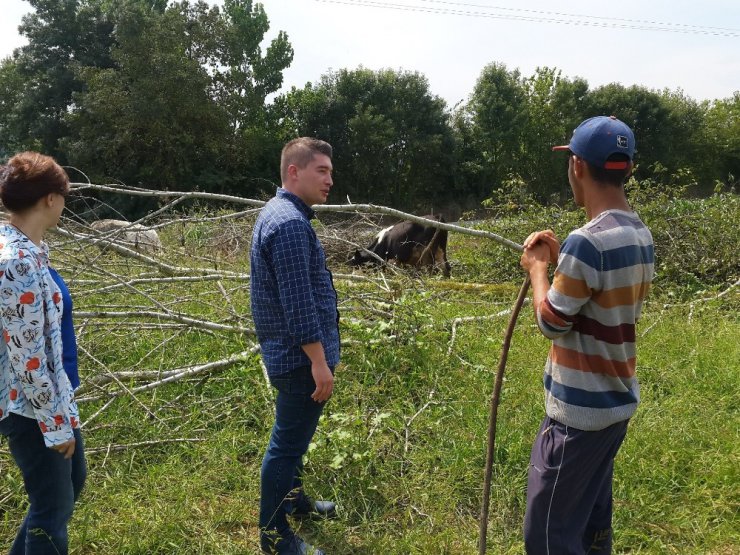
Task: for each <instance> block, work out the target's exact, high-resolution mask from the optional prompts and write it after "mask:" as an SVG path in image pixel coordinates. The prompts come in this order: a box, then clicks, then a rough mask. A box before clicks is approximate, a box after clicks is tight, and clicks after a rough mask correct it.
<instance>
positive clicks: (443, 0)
mask: <svg viewBox="0 0 740 555" xmlns="http://www.w3.org/2000/svg"><path fill="white" fill-rule="evenodd" d="M418 1H419V2H424V3H427V4H446V5H450V6H461V7H466V8H483V9H487V10H500V11H505V12H526V13H534V14H541V15H556V16H562V17H575V18H583V19H601V20H606V21H620V22H625V23H633V24H647V25H660V26H665V27H683V28H687V29H701V30H711V31H728V32H730V33H740V29H735V28H731V27H710V26H707V25H693V24H689V23H674V22H670V21H651V20H646V19H627V18H621V17H604V16H599V15H588V14H573V13H562V12H550V11H545V10H529V9H526V8H508V7H505V6H493V5H490V4H470V3H467V2H452V1H449V0H418Z"/></svg>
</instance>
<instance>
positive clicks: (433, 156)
mask: <svg viewBox="0 0 740 555" xmlns="http://www.w3.org/2000/svg"><path fill="white" fill-rule="evenodd" d="M280 106H281V108H282V110H283V112H284V114H285V116H286V117H285V119H284V121H283V129H284V134H285V137H286V138H287V137H290V136H295V135H296V134H300V135H311V136H315V137H319V138H322V139H324V140H327V141H328V142H330V143H331V144H332V146H333V147H334V152H335V154H334V167H335V181H336V185H335V191H336V196H337V198H341V199H344V197H345V196H347V195H349V196H350V198H351V200H352V201H354V202H373V203H384V204H391V205H393V206H396V207H402V208H409V209H415V208H418V209H423V210H425V211H428V210H430V209H438V208H439V204H435V203H442V202H443V201H444V200H448V199H450V198H451V197H452V195H453V194H454V191H453V181H454V138H453V135H452V132H451V129H450V127H449V124H448V119H449V115H448V113H447V112H446V110H445V103H444V101H443V100H442V99H440V98H439V97H437V96H435V95H433V94H432V93H431V92H430V90H429V83H428V81H427V80H426V78H425V77H424V76H423V75H421V74H419V73H415V72H404V71H392V70H380V71H371V70H369V69H364V68H359V69H356V70H346V69H345V70H340V71H337V72H332V73H329V74H327V75H324V76H323V77H322V79H321V81H320V82H319V83H318V84H317V85H311V84H309V85H307V86H306V87H305V88H304V89H302V90H299V89H295V88H294V89H293V90H292V91H291V92H290V93H289V94H287V95H285V96H284V97H283V98H281V99H280Z"/></svg>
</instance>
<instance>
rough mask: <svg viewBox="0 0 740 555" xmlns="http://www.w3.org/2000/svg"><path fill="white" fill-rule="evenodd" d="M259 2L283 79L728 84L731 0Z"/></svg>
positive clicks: (453, 94) (739, 45)
mask: <svg viewBox="0 0 740 555" xmlns="http://www.w3.org/2000/svg"><path fill="white" fill-rule="evenodd" d="M211 3H212V4H213V3H222V2H219V1H211ZM262 4H263V5H264V6H265V10H266V12H267V15H268V17H269V18H270V24H271V28H270V31H269V33H268V36H267V39H268V40H269V39H271V38H274V36H275V35H276V34H277V32H278V30H283V31H285V32H287V33H288V37H289V40H290V42H291V44H292V45H293V48H294V50H295V58H294V60H293V64H292V66H291V67H290V68H289V69H288V70H287V71H286V72H285V73H284V77H285V87H286V88H289V87H290V86H293V85H295V86H298V87H302V86H303V85H305V84H306V82H309V81H317V80H318V79H319V77H320V76H321V75H322V74H323V73H326V72H327V71H328V70H329V69H335V70H336V69H341V68H351V69H354V68H357V67H358V66H360V65H362V66H364V67H366V68H370V69H381V68H391V69H394V70H398V69H403V70H410V71H419V72H421V73H423V74H424V75H426V77H427V78H428V79H429V83H430V88H431V90H432V92H433V93H434V94H437V95H439V96H441V97H442V98H444V99H445V100H446V101H447V103H448V105H449V106H454V105H455V104H456V103H457V102H459V101H462V100H467V98H468V96H469V95H470V93H471V92H472V90H473V87H474V85H475V82H476V80H477V78H478V76H479V75H480V73H481V70H482V69H483V67H485V66H486V65H487V64H489V63H491V62H502V63H504V64H506V66H507V67H508V68H509V69H514V68H518V69H519V70H520V71H521V72H522V74H523V75H525V76H529V75H531V74H532V73H534V71H535V69H536V68H537V67H538V66H548V67H556V68H558V69H560V70H562V72H563V75H564V76H566V77H570V78H572V77H576V76H579V77H583V78H585V79H586V80H587V81H588V83H589V84H590V85H591V87H592V88H594V87H597V86H599V85H603V84H606V83H611V82H619V83H622V84H623V85H625V86H630V85H642V86H646V87H649V88H654V89H664V88H668V89H671V90H676V89H679V88H680V89H682V90H683V91H684V92H685V93H686V94H687V95H689V96H691V97H693V98H695V99H698V100H703V99H717V98H727V97H730V96H732V94H733V93H734V92H735V91H738V90H740V1H739V0H704V1H702V2H698V1H696V0H692V1H687V0H649V1H648V0H622V1H620V2H594V1H593V0H575V1H570V2H560V3H553V2H551V1H545V0H517V1H507V0H446V1H442V0H264V1H263V2H262ZM2 7H3V15H2V18H1V19H0V56H2V57H4V56H8V55H10V54H11V53H12V51H13V48H15V47H17V46H19V45H20V44H23V38H22V37H20V36H19V35H18V32H17V27H18V24H19V23H20V21H21V17H22V15H23V14H24V13H27V12H28V11H29V10H30V7H29V5H28V3H27V2H24V1H23V0H2ZM432 12H436V13H432ZM441 12H444V13H441ZM461 14H465V15H461ZM556 21H559V22H560V23H556ZM638 27H643V28H644V27H649V28H652V29H650V30H645V29H638ZM655 28H659V29H661V30H656V29H655ZM666 29H671V30H672V31H669V30H666ZM675 31H683V32H675Z"/></svg>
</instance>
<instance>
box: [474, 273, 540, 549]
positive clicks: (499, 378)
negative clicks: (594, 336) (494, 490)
mask: <svg viewBox="0 0 740 555" xmlns="http://www.w3.org/2000/svg"><path fill="white" fill-rule="evenodd" d="M528 289H529V276H527V277H526V278H524V283H522V287H521V288H520V289H519V296H518V297H517V299H516V304H515V305H514V310H513V311H512V312H511V317H510V318H509V326H508V327H507V328H506V337H505V338H504V345H503V347H502V349H501V360H499V363H498V370H497V371H496V380H495V382H494V385H493V395H492V396H491V413H490V416H489V418H488V451H487V452H486V470H485V478H484V480H483V503H482V504H481V510H480V536H479V540H478V553H479V554H480V555H484V554H485V552H486V534H487V533H488V508H489V505H490V501H491V474H492V471H493V450H494V447H495V445H496V417H497V415H498V403H499V398H500V397H501V383H502V382H503V379H504V369H505V368H506V359H507V358H508V356H509V347H510V345H511V336H512V335H513V333H514V327H515V326H516V320H517V318H518V317H519V312H520V311H521V309H522V305H523V304H524V299H525V298H526V297H527V290H528Z"/></svg>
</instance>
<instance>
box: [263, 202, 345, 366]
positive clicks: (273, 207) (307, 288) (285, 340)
mask: <svg viewBox="0 0 740 555" xmlns="http://www.w3.org/2000/svg"><path fill="white" fill-rule="evenodd" d="M313 217H314V211H313V210H311V208H309V207H308V206H307V205H306V203H304V202H303V201H302V200H301V199H300V198H298V197H297V196H296V195H294V194H292V193H290V192H288V191H286V190H285V189H278V190H277V194H276V195H275V197H274V198H273V199H271V200H270V202H268V203H267V204H266V205H265V207H264V208H263V209H262V212H260V215H259V217H258V218H257V223H256V224H255V226H254V232H253V234H252V250H251V254H250V264H251V283H250V288H251V297H252V318H254V325H255V328H256V330H257V338H258V339H259V342H260V346H261V347H262V360H263V361H264V363H265V366H266V367H267V373H268V374H269V375H270V376H280V375H282V374H287V373H288V372H290V371H291V370H294V369H295V368H299V367H301V366H310V365H311V359H309V358H308V356H307V355H306V353H304V352H303V349H301V345H307V344H308V343H315V342H317V341H320V342H321V344H322V345H323V347H324V354H325V356H326V362H327V364H328V365H329V367H330V368H332V369H333V368H334V367H335V366H336V365H337V364H338V363H339V311H338V310H337V292H336V290H335V289H334V283H333V281H332V276H331V272H330V271H329V269H328V268H327V267H326V257H325V255H324V249H323V247H322V246H321V243H320V242H319V238H318V237H317V236H316V232H315V231H314V229H313V227H311V223H310V220H311V218H313Z"/></svg>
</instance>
